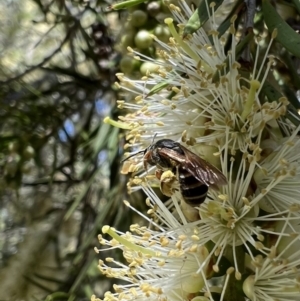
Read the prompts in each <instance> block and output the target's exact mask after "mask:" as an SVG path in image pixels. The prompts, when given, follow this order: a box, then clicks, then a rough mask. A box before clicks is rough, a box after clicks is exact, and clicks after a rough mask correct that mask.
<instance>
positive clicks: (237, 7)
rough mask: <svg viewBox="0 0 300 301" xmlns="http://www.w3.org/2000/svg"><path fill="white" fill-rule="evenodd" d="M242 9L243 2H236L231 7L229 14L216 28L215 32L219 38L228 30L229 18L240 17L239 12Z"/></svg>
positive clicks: (241, 0) (240, 0)
mask: <svg viewBox="0 0 300 301" xmlns="http://www.w3.org/2000/svg"><path fill="white" fill-rule="evenodd" d="M243 7H244V1H243V0H238V1H237V2H236V3H235V4H234V6H233V7H232V9H231V11H230V13H229V14H228V15H227V16H226V18H225V19H224V20H223V22H222V23H221V24H220V26H219V27H218V29H217V31H218V33H219V37H221V36H222V35H223V34H224V33H225V32H226V30H227V29H228V28H229V26H230V24H231V18H232V17H233V16H234V15H237V16H239V17H241V10H242V8H243Z"/></svg>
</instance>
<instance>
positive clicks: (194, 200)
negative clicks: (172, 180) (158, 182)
mask: <svg viewBox="0 0 300 301" xmlns="http://www.w3.org/2000/svg"><path fill="white" fill-rule="evenodd" d="M178 177H179V184H180V191H181V194H182V197H183V199H184V200H185V202H186V203H187V204H189V205H191V206H193V207H196V206H199V205H200V204H201V203H203V202H204V201H205V198H206V195H207V191H208V186H207V185H205V184H203V183H201V182H199V181H198V180H197V179H196V178H195V177H194V176H193V175H192V174H191V173H190V172H188V171H186V170H184V169H182V168H180V169H179V170H178Z"/></svg>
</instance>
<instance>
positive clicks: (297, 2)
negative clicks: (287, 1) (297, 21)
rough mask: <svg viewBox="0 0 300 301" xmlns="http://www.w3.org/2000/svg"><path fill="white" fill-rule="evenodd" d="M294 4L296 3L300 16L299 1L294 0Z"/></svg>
mask: <svg viewBox="0 0 300 301" xmlns="http://www.w3.org/2000/svg"><path fill="white" fill-rule="evenodd" d="M292 2H293V3H294V5H295V7H296V9H297V11H298V14H300V1H299V0H292Z"/></svg>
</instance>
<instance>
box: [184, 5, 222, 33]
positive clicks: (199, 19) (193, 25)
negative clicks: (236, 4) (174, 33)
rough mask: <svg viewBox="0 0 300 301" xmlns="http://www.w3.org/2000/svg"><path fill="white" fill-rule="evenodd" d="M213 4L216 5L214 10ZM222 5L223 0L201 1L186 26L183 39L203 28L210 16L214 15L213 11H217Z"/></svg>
mask: <svg viewBox="0 0 300 301" xmlns="http://www.w3.org/2000/svg"><path fill="white" fill-rule="evenodd" d="M212 3H213V4H214V5H213V8H212V7H211V4H212ZM222 3H223V0H207V1H201V3H200V5H199V7H198V8H197V9H196V10H195V11H194V13H193V14H192V16H191V17H190V19H189V20H188V22H187V24H186V26H185V28H184V31H183V37H186V36H187V35H188V34H193V33H194V32H195V31H197V30H198V29H199V28H201V27H202V26H203V25H204V24H205V22H206V21H207V20H208V18H209V16H211V15H212V10H214V11H216V10H217V8H218V7H219V6H220V5H221V4H222Z"/></svg>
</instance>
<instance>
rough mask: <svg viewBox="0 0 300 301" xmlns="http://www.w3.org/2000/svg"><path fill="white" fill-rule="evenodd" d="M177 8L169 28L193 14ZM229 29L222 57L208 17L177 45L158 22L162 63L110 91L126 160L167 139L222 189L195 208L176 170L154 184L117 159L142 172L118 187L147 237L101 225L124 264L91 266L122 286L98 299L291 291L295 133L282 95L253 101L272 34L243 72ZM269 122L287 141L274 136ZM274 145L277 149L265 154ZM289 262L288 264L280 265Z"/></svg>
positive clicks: (299, 155)
mask: <svg viewBox="0 0 300 301" xmlns="http://www.w3.org/2000/svg"><path fill="white" fill-rule="evenodd" d="M180 3H181V8H178V7H175V6H174V5H170V8H171V10H172V11H173V14H174V18H175V20H176V21H177V22H178V23H180V24H179V25H178V27H179V28H181V24H182V23H183V24H185V23H186V22H187V18H188V17H189V16H190V15H191V14H192V11H191V10H190V8H189V7H188V6H187V5H186V4H185V2H180ZM234 21H235V18H232V24H231V27H230V29H229V32H228V33H227V34H228V35H232V44H231V50H230V51H228V53H225V48H224V42H225V37H219V34H218V32H217V31H216V24H215V22H214V15H212V16H211V17H210V19H209V21H208V23H209V26H210V31H209V33H207V32H206V31H205V30H204V29H200V30H198V31H197V32H196V33H194V34H193V35H192V36H188V37H187V39H185V40H183V39H182V38H181V35H180V33H179V32H177V30H176V29H175V26H174V22H173V20H172V19H167V20H166V23H167V24H168V26H169V29H170V32H171V34H172V36H173V38H171V39H170V43H169V44H164V43H162V42H158V43H159V44H160V47H161V50H160V51H159V55H160V57H161V60H159V61H155V60H152V61H153V62H154V63H156V64H157V65H158V66H157V70H156V72H152V73H150V72H148V74H147V76H144V77H143V78H142V79H141V80H131V79H129V78H126V77H125V76H124V75H123V74H118V77H119V80H120V87H122V88H123V89H124V90H126V91H127V92H129V95H131V96H132V95H135V98H134V100H133V101H124V100H122V101H119V102H118V103H119V107H120V108H125V109H127V110H130V112H129V113H128V114H126V115H125V116H121V117H120V120H119V121H113V120H111V119H110V118H106V119H105V122H108V123H111V124H113V125H115V126H119V127H121V128H124V129H127V130H128V133H127V139H128V141H129V143H128V145H126V148H129V147H131V148H132V152H130V153H129V155H132V154H134V153H135V152H136V151H137V150H138V151H141V150H142V149H145V148H146V147H147V146H149V145H150V144H151V142H152V140H153V137H155V141H156V140H159V139H165V138H168V139H173V140H175V141H180V142H181V143H182V144H184V145H185V146H186V147H187V148H188V149H190V150H191V151H193V152H194V153H195V154H196V155H198V156H201V157H204V158H205V159H206V160H207V161H209V162H210V163H211V164H213V165H214V166H216V167H218V168H219V169H220V171H221V172H222V173H223V174H224V175H225V177H226V179H227V182H228V183H227V185H224V186H222V187H219V188H220V189H219V190H218V191H217V190H213V189H209V191H208V194H207V198H206V200H205V202H204V203H202V204H201V205H200V206H199V207H196V208H194V207H191V206H188V205H187V204H186V203H185V201H184V199H183V197H182V195H181V193H180V187H179V184H178V181H177V179H176V176H178V175H176V174H175V173H176V170H173V171H171V173H170V175H167V176H166V174H164V176H165V178H162V177H161V178H160V181H164V182H163V183H159V181H158V179H157V178H156V177H155V176H154V175H153V169H150V168H149V170H147V171H143V172H140V170H142V169H143V167H144V166H145V164H144V163H145V162H143V155H137V156H134V157H133V158H130V159H129V160H128V161H126V162H125V164H124V167H123V173H129V172H137V171H138V172H140V173H139V174H138V176H136V177H135V178H133V179H132V180H130V181H129V185H128V187H129V188H130V190H131V191H134V189H143V190H144V192H145V193H146V195H147V197H148V202H149V205H150V206H151V208H152V209H151V210H150V213H151V214H152V216H153V219H151V220H150V219H149V221H150V222H151V225H152V226H153V227H154V228H155V230H151V229H147V228H140V227H138V226H134V227H132V229H131V230H132V233H127V234H126V235H122V238H119V237H117V236H114V235H115V234H114V233H115V232H114V231H113V230H111V229H110V230H109V228H104V232H108V231H109V232H108V233H109V234H110V235H111V236H113V238H114V239H113V240H112V241H107V240H104V239H103V238H102V237H101V243H103V244H104V245H107V246H111V247H118V248H121V249H122V250H123V254H124V257H125V259H126V260H127V262H128V266H126V265H123V264H120V263H117V262H115V261H114V260H113V259H108V262H111V263H112V264H113V265H115V266H116V267H115V268H112V267H108V266H107V265H106V264H104V262H103V261H101V262H100V270H101V271H102V272H103V273H104V274H106V275H107V276H109V277H115V278H120V279H123V280H126V281H127V282H128V285H124V286H122V287H116V293H107V294H106V295H105V300H107V301H108V300H168V301H173V300H174V301H177V300H184V301H187V300H193V301H197V300H199V301H204V300H210V301H214V298H215V297H214V294H216V295H217V296H218V297H216V298H218V300H226V301H227V300H230V301H236V300H244V299H245V298H246V297H247V298H249V299H251V300H257V301H260V300H263V298H262V296H264V299H265V300H273V299H275V300H280V301H284V300H287V299H286V298H285V297H284V293H283V292H286V290H285V288H284V287H283V286H284V285H285V284H286V283H287V282H288V280H291V285H290V286H289V285H287V286H286V288H287V290H288V289H289V288H293V289H292V291H291V296H294V295H293V294H292V293H294V288H295V287H296V284H297V277H298V275H299V273H300V269H299V263H298V259H299V255H300V254H298V253H297V255H296V256H291V253H290V252H288V249H289V246H292V245H293V247H290V248H292V249H291V250H294V249H297V247H299V249H300V243H299V241H298V240H296V239H295V240H293V243H291V242H290V241H289V240H288V239H287V237H288V232H285V230H284V229H288V228H289V227H291V226H290V225H291V224H293V223H294V222H295V220H296V219H298V218H300V215H299V208H300V204H299V202H300V201H299V200H298V198H299V193H300V174H299V170H298V166H299V163H300V152H299V150H300V149H299V144H300V139H298V138H297V137H296V135H297V133H298V131H299V128H296V127H295V126H294V125H292V124H290V123H289V121H286V119H285V118H284V116H285V114H286V110H287V104H288V102H287V100H286V99H285V98H284V97H282V98H280V99H275V100H274V102H272V103H270V102H267V101H266V99H265V98H264V97H263V96H262V89H263V86H264V84H265V81H266V78H267V76H268V74H269V72H270V68H271V65H272V63H273V60H274V59H273V58H272V57H271V56H270V57H269V58H267V53H268V51H269V48H270V46H271V43H272V40H273V39H274V38H275V35H276V33H274V34H273V36H272V39H271V41H270V43H269V45H268V48H267V49H265V50H264V52H265V55H263V58H262V59H261V60H260V59H259V57H260V56H259V52H260V48H259V46H257V54H256V56H255V60H254V66H253V69H252V70H251V72H249V71H248V73H247V72H246V73H245V72H242V66H241V64H239V63H238V62H237V57H236V56H237V41H236V35H235V30H234V26H233V23H234ZM130 51H131V52H132V54H133V55H135V56H139V59H142V60H150V59H149V58H147V57H144V56H142V55H140V54H138V53H135V52H134V51H133V50H132V49H130ZM267 61H268V62H267ZM258 65H259V66H260V67H258ZM247 74H248V75H247ZM278 124H280V125H281V127H282V128H283V129H284V130H283V132H284V133H285V134H280V131H279V125H278ZM289 133H290V134H289ZM288 135H289V136H288ZM287 136H288V137H287ZM273 145H277V147H275V148H274V149H273V150H271V151H270V148H271V149H272V147H273ZM146 151H147V149H146ZM141 153H143V152H142V151H141ZM172 172H174V173H172ZM162 179H166V180H162ZM173 185H174V186H173ZM152 186H157V187H159V186H160V187H161V188H162V191H163V192H165V194H166V195H171V199H170V201H168V202H167V203H166V204H164V203H162V202H161V200H160V199H159V198H158V197H157V196H156V194H155V192H154V191H153V189H152ZM145 218H146V217H145ZM154 220H155V223H154ZM282 221H284V224H283V225H282V227H283V228H282V229H280V222H282ZM275 225H276V227H277V228H275V229H274V227H275ZM278 227H279V228H278ZM296 228H297V227H295V229H296ZM294 232H296V231H294ZM166 242H167V243H166ZM280 242H281V243H280ZM284 243H287V247H285V246H284V247H282V245H284ZM271 255H272V256H273V257H271ZM289 259H291V260H292V262H291V263H290V264H286V262H287V261H288V260H289ZM248 260H250V261H251V262H253V263H257V264H258V262H259V263H261V266H260V268H254V269H246V268H245V265H246V264H247V261H248ZM269 265H270V266H271V267H272V265H274V266H275V267H274V269H273V270H272V269H271V267H269ZM265 271H266V273H265ZM271 273H273V274H274V275H272V274H271ZM233 275H234V276H233ZM270 275H272V277H273V278H272V279H274V280H276V281H278V283H279V284H282V286H280V285H279V287H280V288H279V293H278V294H274V293H273V292H271V289H270V288H273V284H272V285H270V286H268V285H267V277H269V276H270ZM287 275H288V276H287ZM221 276H222V277H221ZM270 277H271V276H270ZM244 279H247V280H246V281H245V283H244V285H243V289H244V293H245V295H246V297H244V296H243V295H242V292H241V291H242V290H240V291H239V293H240V295H238V293H236V295H235V297H232V296H231V295H230V294H231V293H232V290H234V288H236V290H237V291H238V287H241V284H240V282H241V281H243V280H244ZM286 279H288V280H286ZM263 285H265V286H266V287H265V290H263V289H262V287H263ZM269 289H270V290H269ZM230 291H231V292H230ZM292 300H294V299H292Z"/></svg>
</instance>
